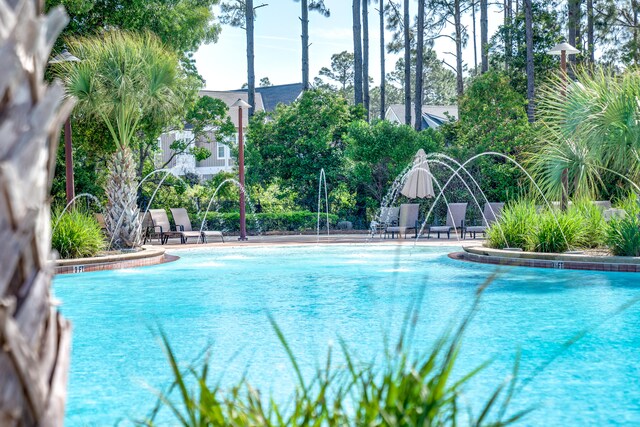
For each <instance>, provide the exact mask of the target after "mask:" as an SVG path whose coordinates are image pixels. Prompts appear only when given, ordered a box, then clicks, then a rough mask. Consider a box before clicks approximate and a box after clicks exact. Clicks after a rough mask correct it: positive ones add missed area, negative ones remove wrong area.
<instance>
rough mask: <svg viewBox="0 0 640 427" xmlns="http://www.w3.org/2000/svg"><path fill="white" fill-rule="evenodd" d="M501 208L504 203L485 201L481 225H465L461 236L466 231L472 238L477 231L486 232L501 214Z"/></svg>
mask: <svg viewBox="0 0 640 427" xmlns="http://www.w3.org/2000/svg"><path fill="white" fill-rule="evenodd" d="M502 208H504V203H485V204H484V209H483V211H482V225H465V226H464V227H463V228H462V238H463V239H464V238H465V237H466V234H467V233H469V234H470V235H472V236H473V239H475V238H476V234H478V233H482V234H483V235H484V234H486V232H487V229H488V228H489V226H490V225H491V224H492V223H494V222H496V221H497V220H498V219H499V218H500V215H502Z"/></svg>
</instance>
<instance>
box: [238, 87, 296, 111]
mask: <svg viewBox="0 0 640 427" xmlns="http://www.w3.org/2000/svg"><path fill="white" fill-rule="evenodd" d="M233 92H244V93H246V92H247V89H238V90H234V91H233ZM301 93H302V83H290V84H286V85H277V86H265V87H257V88H256V95H257V94H260V95H261V96H262V102H263V103H264V110H265V111H273V110H275V109H276V107H277V106H278V104H285V105H289V104H291V103H292V102H293V101H295V100H296V99H298V96H300V94H301Z"/></svg>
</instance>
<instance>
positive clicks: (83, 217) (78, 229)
mask: <svg viewBox="0 0 640 427" xmlns="http://www.w3.org/2000/svg"><path fill="white" fill-rule="evenodd" d="M56 223H57V226H56ZM51 225H52V227H55V229H54V230H53V234H52V236H51V246H52V247H53V249H55V250H56V251H58V253H59V254H60V257H61V258H63V259H66V258H85V257H91V256H94V255H96V254H97V253H98V252H100V251H101V250H103V249H104V248H105V241H104V236H103V234H102V230H101V228H100V224H98V221H96V219H95V218H94V217H93V215H92V214H90V213H86V212H83V211H81V210H77V209H74V210H71V211H68V212H65V213H64V214H63V215H62V216H60V213H57V214H56V213H54V215H53V218H52V224H51Z"/></svg>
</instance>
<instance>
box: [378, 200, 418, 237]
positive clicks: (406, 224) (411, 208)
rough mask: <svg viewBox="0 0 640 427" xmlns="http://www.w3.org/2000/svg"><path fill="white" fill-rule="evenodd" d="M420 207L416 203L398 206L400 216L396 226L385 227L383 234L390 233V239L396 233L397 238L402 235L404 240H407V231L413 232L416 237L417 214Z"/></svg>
mask: <svg viewBox="0 0 640 427" xmlns="http://www.w3.org/2000/svg"><path fill="white" fill-rule="evenodd" d="M419 209H420V205H418V204H417V203H403V204H401V205H400V214H399V219H398V225H394V226H391V227H387V229H386V230H385V232H384V234H385V237H386V235H387V234H389V233H391V238H392V239H393V238H394V237H395V233H398V237H400V235H401V234H402V233H404V238H405V239H406V238H407V231H409V230H414V231H415V233H416V236H417V235H418V213H419Z"/></svg>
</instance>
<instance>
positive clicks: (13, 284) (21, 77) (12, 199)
mask: <svg viewBox="0 0 640 427" xmlns="http://www.w3.org/2000/svg"><path fill="white" fill-rule="evenodd" d="M16 3H19V8H18V6H17V5H16ZM14 8H16V10H14ZM41 10H42V3H41V2H36V1H21V2H16V1H9V2H5V1H4V0H0V51H2V52H3V56H2V64H3V65H2V78H3V85H2V103H0V127H1V128H2V129H3V133H2V143H0V238H1V240H0V241H1V242H2V243H0V266H1V267H0V343H1V344H2V345H1V346H2V351H1V352H0V425H2V426H10V427H13V426H27V427H31V426H45V427H49V426H62V425H63V423H64V406H65V400H66V382H67V372H68V369H69V350H70V340H71V326H70V324H69V322H68V321H67V320H65V319H64V318H63V317H62V316H61V315H60V313H59V312H58V311H57V310H56V305H54V302H53V300H52V297H51V291H50V286H51V280H52V275H53V271H52V266H51V259H52V258H53V255H52V253H51V218H50V210H49V194H50V190H51V181H52V178H53V169H54V167H55V162H56V150H57V143H58V140H59V138H60V128H61V126H62V123H63V122H64V121H65V119H66V118H67V117H68V116H69V113H70V112H71V109H72V104H73V103H72V102H71V101H66V102H63V96H64V89H63V88H62V86H61V85H60V84H59V83H58V82H54V83H53V84H52V85H50V86H47V84H46V82H45V81H44V70H45V68H46V67H47V61H48V59H49V55H50V53H51V50H50V49H51V46H53V44H54V42H55V40H56V38H57V36H58V34H59V33H60V31H61V30H62V29H63V28H64V26H65V24H66V23H67V16H66V15H65V13H64V11H63V9H62V8H61V7H56V8H53V9H52V10H51V11H50V12H49V15H48V16H46V17H45V16H38V14H39V13H40V12H41Z"/></svg>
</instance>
